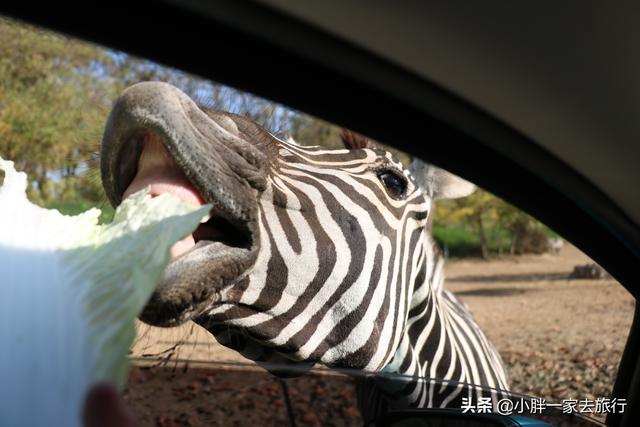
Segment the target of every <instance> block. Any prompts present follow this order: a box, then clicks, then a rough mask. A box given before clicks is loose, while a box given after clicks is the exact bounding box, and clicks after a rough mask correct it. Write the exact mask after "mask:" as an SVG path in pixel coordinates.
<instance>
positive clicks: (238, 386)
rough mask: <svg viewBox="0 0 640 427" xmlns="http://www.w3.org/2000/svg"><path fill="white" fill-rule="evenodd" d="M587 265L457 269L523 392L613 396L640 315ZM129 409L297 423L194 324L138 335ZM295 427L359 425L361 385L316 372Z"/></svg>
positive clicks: (264, 384)
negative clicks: (582, 274)
mask: <svg viewBox="0 0 640 427" xmlns="http://www.w3.org/2000/svg"><path fill="white" fill-rule="evenodd" d="M587 262H589V259H588V258H587V257H586V256H585V255H584V254H582V253H581V252H579V251H578V250H577V249H576V248H574V247H573V246H570V245H565V247H564V248H563V249H562V250H561V252H560V254H558V255H552V254H544V255H537V256H531V255H527V256H521V257H504V258H499V259H493V260H491V261H488V262H487V261H482V260H451V261H449V262H448V264H447V267H446V272H447V285H446V286H447V287H448V288H449V289H451V290H452V291H454V292H455V293H456V294H457V295H458V296H459V297H460V298H461V299H462V300H463V301H464V302H465V303H466V304H468V305H469V307H470V308H471V310H472V312H473V313H474V315H475V317H476V319H477V321H478V323H479V324H480V326H481V327H482V328H483V329H484V330H485V332H486V333H487V335H488V336H489V338H490V339H491V340H492V341H493V343H494V344H495V346H496V347H497V349H498V350H499V352H500V354H501V355H502V358H503V360H504V362H505V364H506V366H507V369H508V373H509V381H510V384H511V388H512V389H513V390H514V391H518V392H522V393H526V394H529V395H534V396H539V397H544V398H546V399H547V400H548V401H553V402H558V401H561V400H562V399H569V398H572V399H585V398H588V399H594V398H597V397H609V396H610V392H611V388H612V385H613V380H614V378H615V373H616V370H617V365H618V363H619V361H620V357H621V354H622V351H623V349H624V343H625V340H626V337H627V333H628V330H629V326H630V324H631V320H632V316H633V307H634V301H633V298H632V297H631V296H630V295H629V294H628V293H627V292H626V290H624V288H622V287H621V286H620V285H619V284H618V283H617V282H615V281H614V280H612V279H605V280H569V279H568V276H569V273H570V272H571V271H572V270H573V267H574V266H575V265H577V264H584V263H587ZM133 356H134V367H133V369H132V371H131V375H130V379H129V385H128V389H127V392H126V395H125V397H126V399H127V400H128V402H129V404H130V406H131V407H132V409H133V411H134V413H135V414H136V416H137V418H138V420H139V421H140V423H141V425H143V426H161V427H165V426H209V425H282V424H285V425H286V424H288V422H289V421H288V415H287V405H286V401H285V399H284V394H283V391H282V387H283V385H282V383H281V382H280V381H279V380H277V379H275V378H274V377H273V376H271V375H270V374H268V373H265V372H264V371H263V370H262V369H260V368H257V367H255V365H253V364H252V363H251V362H249V361H247V360H245V359H243V358H242V357H241V356H239V355H237V354H236V353H235V352H233V351H231V350H228V349H226V348H224V347H221V346H219V345H218V344H217V343H215V341H214V340H213V339H212V338H210V336H209V335H208V333H207V332H206V331H203V330H201V329H200V328H199V327H197V326H195V325H187V326H184V327H181V328H175V329H169V330H163V329H157V328H150V327H148V326H144V325H140V327H139V331H138V339H137V341H136V344H135V346H134V349H133ZM285 384H286V385H285V387H287V388H288V392H289V396H290V399H291V402H292V408H291V409H292V412H293V415H294V417H295V419H296V423H297V425H361V419H360V417H359V414H358V411H357V408H356V401H355V388H354V386H353V381H352V379H351V378H349V377H347V376H344V375H341V374H331V373H327V372H326V371H320V370H319V371H318V372H314V373H312V374H307V375H305V376H302V377H299V378H295V379H289V380H286V382H285Z"/></svg>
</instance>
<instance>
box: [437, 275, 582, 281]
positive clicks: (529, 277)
mask: <svg viewBox="0 0 640 427" xmlns="http://www.w3.org/2000/svg"><path fill="white" fill-rule="evenodd" d="M549 280H569V273H540V274H535V273H524V274H492V275H468V276H457V277H448V278H447V282H448V283H460V282H467V283H508V282H543V281H549Z"/></svg>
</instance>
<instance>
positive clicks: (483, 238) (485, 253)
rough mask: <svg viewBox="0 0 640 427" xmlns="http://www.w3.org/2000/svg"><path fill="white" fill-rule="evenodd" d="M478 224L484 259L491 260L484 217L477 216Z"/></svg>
mask: <svg viewBox="0 0 640 427" xmlns="http://www.w3.org/2000/svg"><path fill="white" fill-rule="evenodd" d="M476 224H477V225H478V236H480V249H481V250H482V258H484V259H489V245H488V244H487V235H486V234H485V232H484V225H483V223H482V215H478V216H476Z"/></svg>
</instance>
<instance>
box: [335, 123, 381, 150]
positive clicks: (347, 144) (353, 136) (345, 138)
mask: <svg viewBox="0 0 640 427" xmlns="http://www.w3.org/2000/svg"><path fill="white" fill-rule="evenodd" d="M340 138H341V139H342V143H343V144H344V148H346V149H348V150H358V149H361V148H372V147H373V143H372V142H371V140H370V139H369V138H367V137H366V136H364V135H360V134H359V133H357V132H354V131H352V130H349V129H345V128H342V131H341V132H340Z"/></svg>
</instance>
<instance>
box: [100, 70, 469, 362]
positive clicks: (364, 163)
mask: <svg viewBox="0 0 640 427" xmlns="http://www.w3.org/2000/svg"><path fill="white" fill-rule="evenodd" d="M343 139H344V142H345V145H346V148H345V149H340V150H327V149H323V148H320V147H304V146H300V145H297V144H296V143H294V142H293V141H282V140H279V139H277V138H276V137H274V136H272V135H271V134H269V133H268V132H267V131H266V130H264V129H263V128H261V127H260V126H258V125H257V124H255V123H253V122H252V121H250V120H247V119H245V118H242V117H240V116H236V115H233V114H229V113H222V112H218V111H210V110H206V109H203V108H200V107H199V106H197V105H196V104H195V103H194V102H193V101H192V100H191V99H190V98H189V97H187V96H186V95H185V94H183V93H182V92H180V91H179V90H178V89H176V88H174V87H173V86H171V85H168V84H165V83H140V84H137V85H134V86H132V87H131V88H129V89H128V90H126V91H125V92H124V93H123V95H122V96H121V97H120V98H119V99H118V100H117V102H116V104H115V105H114V108H113V110H112V112H111V114H110V117H109V120H108V122H107V125H106V129H105V134H104V140H103V146H102V157H101V172H102V178H103V183H104V187H105V190H106V193H107V195H108V198H109V200H110V201H111V203H112V204H114V205H117V204H119V203H120V202H121V200H122V199H123V197H126V196H127V195H128V194H130V193H132V192H134V191H137V190H138V189H141V188H143V187H146V186H148V185H150V186H151V192H152V193H154V194H157V193H161V192H171V193H174V194H176V195H178V196H179V197H181V198H182V199H183V200H185V201H187V202H192V203H199V204H202V203H211V204H212V205H213V209H212V211H211V219H210V220H209V221H207V222H206V223H204V224H202V225H201V226H200V227H198V229H197V230H196V231H195V232H194V233H193V235H192V236H189V237H188V238H187V239H185V241H182V242H180V243H179V244H178V245H176V246H174V249H173V251H174V259H173V260H172V262H171V263H170V264H169V266H168V268H167V270H166V272H165V274H164V278H163V279H162V282H161V283H160V284H159V286H158V288H157V290H156V292H155V293H154V295H153V296H152V297H151V300H150V301H149V303H148V305H147V307H146V309H145V310H144V312H143V313H142V315H141V318H142V320H144V321H146V322H147V323H150V324H154V325H161V326H171V325H177V324H179V323H182V322H184V321H187V320H190V319H193V320H195V321H196V322H197V323H199V324H201V325H203V326H204V327H206V328H207V329H208V330H209V331H211V332H212V333H213V334H214V335H215V336H216V338H217V339H218V340H219V341H220V342H221V343H222V344H224V345H227V346H229V347H232V348H235V349H236V350H238V351H240V352H242V353H243V354H244V355H245V356H247V357H249V358H252V359H254V360H263V361H264V360H268V359H269V358H274V357H280V358H286V359H287V360H292V361H295V362H308V363H314V362H322V363H325V364H327V365H330V366H339V367H352V368H363V369H368V370H380V369H382V368H383V367H384V366H385V365H386V364H387V363H388V362H389V361H390V360H391V359H392V358H393V356H394V352H395V351H396V349H397V347H398V344H399V342H400V340H401V338H402V334H403V333H404V332H403V331H404V328H405V324H406V320H407V318H408V316H409V312H410V310H411V308H412V301H413V295H414V292H416V290H417V289H418V288H419V290H420V292H422V293H423V294H424V293H425V292H429V289H428V286H422V285H423V284H424V283H425V281H427V278H428V277H429V275H430V273H429V271H430V269H432V268H433V266H432V265H430V261H429V260H430V259H432V257H430V254H431V253H432V252H433V251H434V246H433V242H432V240H431V237H430V230H429V219H430V213H431V206H432V201H434V200H436V199H438V198H442V197H457V196H462V195H465V194H468V193H470V192H471V191H473V186H472V185H471V184H469V183H467V182H466V181H463V180H461V179H460V178H457V177H454V176H453V175H450V174H448V173H446V172H444V171H442V170H440V169H437V168H434V167H431V166H428V165H426V164H424V163H421V162H418V161H414V163H413V164H412V166H411V167H410V168H405V167H404V166H403V165H402V164H401V163H400V162H398V161H397V160H395V158H394V157H393V156H392V155H391V154H390V153H389V152H387V151H385V150H383V149H381V148H376V147H374V146H371V145H370V144H368V143H365V141H366V140H365V139H364V138H362V137H359V136H356V135H355V134H350V133H345V135H344V138H343ZM423 296H424V295H423Z"/></svg>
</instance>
